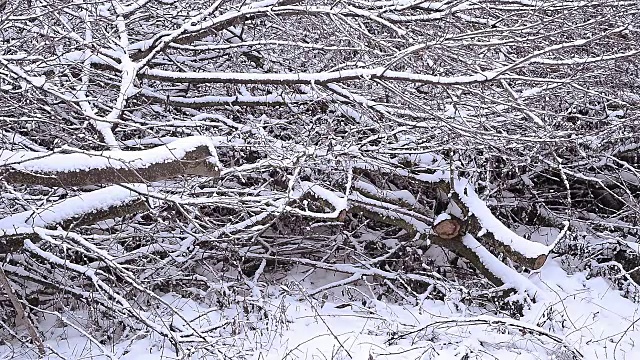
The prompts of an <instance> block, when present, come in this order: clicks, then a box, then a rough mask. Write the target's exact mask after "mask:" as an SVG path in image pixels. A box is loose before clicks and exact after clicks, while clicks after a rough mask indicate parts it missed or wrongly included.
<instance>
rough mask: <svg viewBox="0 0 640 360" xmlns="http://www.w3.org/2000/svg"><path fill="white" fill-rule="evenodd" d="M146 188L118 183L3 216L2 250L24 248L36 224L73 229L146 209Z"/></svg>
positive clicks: (8, 250) (7, 251) (0, 248)
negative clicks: (123, 185) (124, 185)
mask: <svg viewBox="0 0 640 360" xmlns="http://www.w3.org/2000/svg"><path fill="white" fill-rule="evenodd" d="M146 192H147V187H146V185H143V184H129V185H127V188H124V187H122V186H117V185H114V186H109V187H106V188H104V189H100V190H95V191H92V192H88V193H85V194H82V195H78V196H74V197H71V198H69V199H65V200H62V201H60V202H58V203H56V204H53V205H48V206H46V207H43V208H41V209H36V210H32V211H24V212H21V213H18V214H14V215H11V216H8V217H5V218H3V219H0V254H6V253H9V252H12V251H16V250H18V249H20V248H21V247H22V244H23V242H24V240H25V239H26V238H29V237H30V236H32V235H33V232H34V229H35V228H51V227H61V228H63V229H70V228H72V227H75V226H82V225H88V224H94V223H96V222H99V221H102V220H106V219H113V218H117V217H121V216H124V215H127V214H132V213H137V212H141V211H145V210H147V208H148V207H147V202H146V200H145V198H144V194H145V193H146Z"/></svg>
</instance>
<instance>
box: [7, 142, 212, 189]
mask: <svg viewBox="0 0 640 360" xmlns="http://www.w3.org/2000/svg"><path fill="white" fill-rule="evenodd" d="M211 155H212V154H211V152H210V151H209V148H208V147H206V146H198V147H196V148H195V149H193V150H191V151H188V152H187V153H186V154H185V156H184V157H182V158H180V159H174V160H172V161H168V162H163V163H152V164H148V165H147V166H146V167H131V168H124V169H122V168H96V169H88V170H78V171H66V172H65V171H58V172H44V171H43V172H26V171H22V170H20V169H15V168H12V167H10V166H6V167H5V168H4V169H0V178H2V179H3V180H4V181H6V182H7V183H9V184H26V185H41V186H47V187H73V186H87V185H109V184H118V183H140V182H153V181H160V180H165V179H170V178H174V177H177V176H181V175H198V176H208V177H218V176H219V175H220V169H218V168H217V167H216V166H215V165H213V164H212V163H210V162H209V161H208V158H209V157H210V156H211Z"/></svg>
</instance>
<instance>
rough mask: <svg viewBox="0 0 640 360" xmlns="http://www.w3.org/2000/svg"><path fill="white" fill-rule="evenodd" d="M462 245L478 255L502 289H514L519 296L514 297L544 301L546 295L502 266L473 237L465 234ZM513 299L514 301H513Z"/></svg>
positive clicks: (518, 274) (505, 266) (500, 262)
mask: <svg viewBox="0 0 640 360" xmlns="http://www.w3.org/2000/svg"><path fill="white" fill-rule="evenodd" d="M462 242H463V244H465V245H466V246H467V247H468V248H470V249H471V250H473V252H475V253H476V255H478V258H479V259H480V261H481V262H482V264H483V265H484V266H485V267H486V268H487V269H488V270H489V271H490V272H491V273H492V274H494V275H495V276H496V277H498V278H499V279H500V280H502V282H503V283H504V287H506V288H509V287H512V288H514V289H516V290H517V291H518V292H519V294H517V295H515V297H517V296H522V295H528V296H529V297H531V298H536V299H541V298H542V299H544V297H545V296H546V294H545V293H544V292H543V291H541V290H540V289H539V288H538V287H537V286H535V285H534V284H533V283H532V282H531V281H530V280H529V279H527V278H525V277H524V276H523V275H521V274H520V273H518V272H517V271H515V270H514V269H513V268H511V267H509V266H508V265H506V264H504V263H503V262H502V261H500V260H498V259H497V258H496V257H495V256H493V254H491V253H490V252H489V250H487V249H486V248H485V247H484V246H482V245H481V244H480V243H479V242H478V240H476V239H475V238H474V237H473V236H471V235H469V234H467V235H465V236H464V237H463V238H462ZM515 297H514V299H515Z"/></svg>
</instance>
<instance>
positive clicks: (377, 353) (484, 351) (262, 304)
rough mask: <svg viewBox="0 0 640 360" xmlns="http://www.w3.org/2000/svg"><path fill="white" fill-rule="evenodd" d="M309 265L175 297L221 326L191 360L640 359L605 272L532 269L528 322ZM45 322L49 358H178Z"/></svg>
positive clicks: (635, 322)
mask: <svg viewBox="0 0 640 360" xmlns="http://www.w3.org/2000/svg"><path fill="white" fill-rule="evenodd" d="M303 270H304V269H302V268H296V269H294V271H292V272H291V273H290V275H289V276H287V277H285V278H284V279H283V280H281V281H280V283H281V285H280V286H270V287H267V288H263V289H262V296H261V298H260V299H253V300H246V301H244V302H242V303H239V304H237V305H234V306H230V307H228V306H223V308H224V309H222V310H221V307H220V306H221V305H220V303H219V301H218V303H217V304H216V303H215V302H214V301H211V300H209V301H207V300H205V299H206V298H207V297H206V296H204V297H202V298H199V299H195V300H190V299H185V298H182V297H178V296H177V295H165V296H164V300H166V301H168V302H169V303H171V304H172V305H173V306H174V307H176V308H179V309H180V310H181V312H182V315H183V317H184V318H186V319H187V320H188V321H190V322H191V325H192V326H193V327H195V328H197V329H199V331H203V332H204V331H207V332H208V334H209V335H210V336H211V335H212V334H215V336H214V338H215V339H216V342H215V343H214V344H209V346H206V347H205V346H204V344H200V345H197V346H195V350H192V352H191V353H187V354H182V355H183V356H182V358H185V359H255V360H270V359H273V360H276V359H335V360H338V359H362V360H370V359H375V360H386V359H389V360H391V359H393V360H400V359H434V360H474V359H475V360H480V359H482V360H496V359H500V360H573V359H575V357H573V356H574V355H572V354H571V352H572V351H574V350H575V351H576V352H574V353H577V352H579V353H580V354H582V356H583V358H584V359H586V360H602V359H614V360H636V359H640V305H639V304H636V303H633V302H631V301H629V300H628V299H625V298H623V297H621V296H620V294H619V292H618V291H617V290H615V289H614V288H612V287H611V286H610V284H609V283H608V282H607V281H606V280H604V279H601V278H592V279H587V278H586V274H585V273H577V274H573V275H569V274H567V273H566V272H565V271H564V270H563V269H562V268H561V267H560V264H559V262H558V261H556V260H554V259H550V260H549V261H548V262H547V263H546V264H545V265H544V267H543V268H542V269H541V270H540V271H538V272H536V273H534V274H532V275H530V279H531V280H532V281H533V282H534V283H535V284H536V285H537V286H539V287H540V288H542V289H545V290H546V291H547V292H548V297H547V299H546V300H544V301H542V302H539V303H536V304H534V305H533V306H531V307H530V308H529V309H527V310H525V313H524V317H522V318H521V319H519V320H514V319H511V318H506V317H500V316H496V314H489V313H486V311H485V312H483V311H482V310H480V309H476V308H465V307H464V306H461V305H460V304H459V303H458V302H457V301H455V300H456V294H451V300H450V301H444V302H436V301H425V302H424V303H422V304H421V306H416V305H415V304H414V305H410V306H409V305H401V304H391V303H389V302H388V301H385V298H384V297H382V298H381V301H379V300H376V298H377V297H378V295H379V294H372V292H371V291H373V290H368V288H367V287H366V286H364V287H358V288H355V287H344V288H339V289H334V290H333V291H332V294H331V296H329V297H328V298H327V297H322V296H318V297H316V298H314V299H310V298H309V297H307V296H305V295H304V293H303V292H302V291H300V290H301V289H303V288H306V287H317V286H321V285H322V283H323V282H330V281H335V280H336V278H329V277H331V276H333V275H327V274H321V273H317V274H315V275H312V276H308V277H305V278H304V279H303V278H302V275H300V274H302V273H303ZM354 298H358V300H357V301H354V300H353V299H354ZM350 299H351V300H350ZM363 300H364V301H363ZM76 315H77V319H81V318H82V317H83V316H84V317H91V314H87V313H80V312H78V313H77V314H76ZM167 320H168V323H170V324H171V326H172V327H173V328H174V329H183V330H184V331H190V330H189V327H188V326H187V325H186V324H185V322H184V320H182V319H179V318H178V317H177V316H173V317H171V316H168V317H167ZM67 321H69V322H71V323H73V322H74V321H76V320H73V318H71V317H69V318H68V319H67ZM77 321H78V322H80V321H81V320H77ZM39 326H40V330H41V331H42V332H43V333H44V335H45V337H46V339H48V340H47V341H46V344H47V345H48V346H49V347H50V348H51V349H52V350H53V351H52V353H51V354H50V355H49V356H48V357H47V358H49V359H57V358H67V359H108V358H112V359H131V360H133V359H174V358H176V353H175V349H174V347H173V346H172V344H171V343H170V342H169V341H167V340H165V339H163V338H161V337H160V336H158V335H155V334H149V333H148V332H144V331H141V332H140V333H138V334H136V333H131V332H129V333H125V334H122V335H121V336H120V338H121V339H123V340H120V341H119V342H117V343H116V344H115V345H109V346H107V345H104V346H102V345H98V344H95V343H92V342H91V341H88V340H87V338H86V337H85V336H83V335H82V334H81V333H80V332H79V331H78V330H74V329H73V328H71V327H70V326H68V325H66V326H65V325H64V324H63V322H62V321H60V320H59V319H57V318H56V317H55V316H53V315H51V316H48V317H46V318H45V320H44V321H42V322H41V323H40V324H39ZM113 332H114V334H115V333H116V332H117V327H115V326H114V327H113ZM101 346H102V348H101ZM53 352H55V353H57V354H54V353H53ZM0 354H1V355H0V359H33V358H37V355H36V354H35V352H30V351H28V350H27V348H26V347H25V346H23V345H20V344H17V343H10V344H3V345H1V346H0Z"/></svg>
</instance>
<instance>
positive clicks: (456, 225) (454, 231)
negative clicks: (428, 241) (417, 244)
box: [433, 219, 461, 240]
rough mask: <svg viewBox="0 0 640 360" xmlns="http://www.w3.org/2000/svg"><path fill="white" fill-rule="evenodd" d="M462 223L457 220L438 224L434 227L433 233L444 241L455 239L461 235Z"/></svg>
mask: <svg viewBox="0 0 640 360" xmlns="http://www.w3.org/2000/svg"><path fill="white" fill-rule="evenodd" d="M460 228H461V226H460V221H458V220H456V219H447V220H443V221H441V222H439V223H437V224H436V225H435V226H434V227H433V232H434V233H435V234H436V235H437V236H438V237H440V238H442V239H446V240H449V239H453V238H455V237H456V236H458V235H460Z"/></svg>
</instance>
